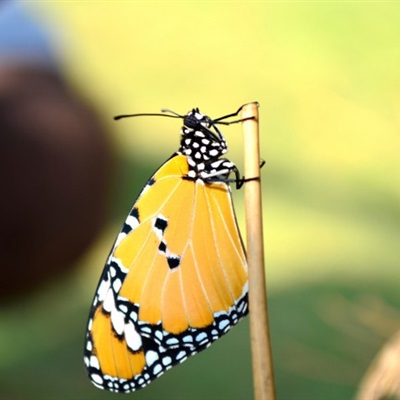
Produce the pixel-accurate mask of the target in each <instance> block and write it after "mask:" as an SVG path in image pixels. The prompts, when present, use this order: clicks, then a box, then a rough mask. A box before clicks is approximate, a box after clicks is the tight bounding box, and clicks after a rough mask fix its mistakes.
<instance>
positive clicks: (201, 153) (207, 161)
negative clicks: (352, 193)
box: [178, 108, 236, 182]
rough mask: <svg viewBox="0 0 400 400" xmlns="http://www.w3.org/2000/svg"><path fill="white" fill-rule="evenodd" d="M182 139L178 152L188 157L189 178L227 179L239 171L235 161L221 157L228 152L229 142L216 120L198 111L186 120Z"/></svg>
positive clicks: (194, 110) (185, 118)
mask: <svg viewBox="0 0 400 400" xmlns="http://www.w3.org/2000/svg"><path fill="white" fill-rule="evenodd" d="M211 128H213V129H214V131H211ZM181 136H182V138H181V143H180V148H179V151H178V153H180V154H183V155H185V156H186V157H187V162H188V165H189V172H188V174H187V176H188V178H191V179H194V180H195V179H200V180H203V181H205V182H212V181H217V180H225V179H226V178H227V177H228V176H229V174H230V172H232V171H234V170H236V166H235V164H234V163H233V162H231V161H229V160H227V159H225V158H220V157H221V156H222V155H223V154H225V153H226V152H227V151H228V146H227V144H226V141H225V139H224V137H223V136H222V134H221V132H220V131H219V130H218V128H217V127H216V126H215V124H213V121H212V119H211V118H210V117H208V116H207V115H204V114H202V113H201V112H200V111H199V109H198V108H195V109H193V110H192V111H190V112H189V113H188V114H187V115H186V116H185V117H184V126H183V127H182V129H181Z"/></svg>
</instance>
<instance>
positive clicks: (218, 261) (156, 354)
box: [85, 154, 248, 392]
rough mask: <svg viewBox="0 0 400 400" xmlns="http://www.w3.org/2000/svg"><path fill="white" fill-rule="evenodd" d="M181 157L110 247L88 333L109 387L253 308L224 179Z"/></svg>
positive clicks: (141, 378)
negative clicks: (194, 169) (201, 175)
mask: <svg viewBox="0 0 400 400" xmlns="http://www.w3.org/2000/svg"><path fill="white" fill-rule="evenodd" d="M187 172H188V163H187V158H186V156H183V155H179V154H176V155H174V156H173V157H172V158H171V159H170V160H168V161H167V162H166V163H165V164H164V165H163V166H161V168H160V169H159V170H158V171H157V172H156V174H155V175H154V176H153V177H152V178H151V179H150V180H149V182H148V184H147V185H146V187H145V188H144V189H143V191H142V193H141V195H140V196H139V198H138V200H137V202H136V203H135V204H134V206H133V208H132V210H131V212H130V214H129V216H128V218H127V220H126V222H125V224H124V226H123V228H122V230H121V232H120V234H119V236H118V238H117V240H116V243H115V244H114V247H113V249H112V251H111V253H110V256H109V258H108V261H107V264H106V266H105V269H104V272H103V275H102V277H101V279H100V283H99V286H98V289H97V292H96V296H95V299H94V302H93V306H92V309H91V313H90V317H89V325H88V330H87V334H86V348H85V364H86V368H87V371H88V374H89V377H90V379H91V380H92V382H93V383H94V384H95V385H96V386H98V387H100V388H103V389H108V390H113V391H117V392H130V391H133V390H136V389H139V388H142V387H144V386H145V385H147V384H148V383H149V382H150V381H152V380H153V379H155V378H156V377H158V376H159V375H161V374H162V373H163V372H165V371H166V370H167V369H169V368H171V367H172V366H173V365H175V364H178V363H181V362H182V361H184V360H185V359H186V358H187V357H188V356H190V355H192V354H195V353H197V352H199V351H200V350H203V349H204V348H206V347H208V346H209V345H210V344H211V343H212V342H213V341H214V340H216V339H218V338H219V337H221V336H222V335H223V334H225V333H226V332H227V331H228V330H229V329H230V328H231V327H232V326H233V325H235V324H236V323H237V322H238V321H239V320H240V319H241V318H242V317H243V316H245V315H246V314H247V311H248V307H247V263H246V257H245V253H244V249H243V245H242V241H241V238H240V234H239V231H238V228H237V225H236V220H235V214H234V210H233V205H232V201H231V193H230V188H229V185H228V184H227V183H224V182H215V183H204V182H203V181H201V180H190V179H185V178H184V177H185V176H186V175H187Z"/></svg>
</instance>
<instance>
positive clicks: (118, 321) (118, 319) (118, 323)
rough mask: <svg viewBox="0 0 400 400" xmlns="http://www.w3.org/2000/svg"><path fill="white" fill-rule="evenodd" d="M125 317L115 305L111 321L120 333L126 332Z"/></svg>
mask: <svg viewBox="0 0 400 400" xmlns="http://www.w3.org/2000/svg"><path fill="white" fill-rule="evenodd" d="M124 317H125V316H124V314H123V313H122V312H121V311H118V310H117V308H115V306H114V309H112V310H111V323H112V326H113V328H114V330H115V332H117V333H118V335H122V333H123V332H124Z"/></svg>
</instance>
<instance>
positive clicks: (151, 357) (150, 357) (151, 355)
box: [146, 350, 158, 367]
mask: <svg viewBox="0 0 400 400" xmlns="http://www.w3.org/2000/svg"><path fill="white" fill-rule="evenodd" d="M157 360H158V354H157V353H156V352H155V351H153V350H149V351H148V352H147V353H146V364H147V365H148V366H149V367H150V366H152V365H153V364H154V363H155V362H156V361H157Z"/></svg>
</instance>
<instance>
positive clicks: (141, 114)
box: [114, 108, 184, 121]
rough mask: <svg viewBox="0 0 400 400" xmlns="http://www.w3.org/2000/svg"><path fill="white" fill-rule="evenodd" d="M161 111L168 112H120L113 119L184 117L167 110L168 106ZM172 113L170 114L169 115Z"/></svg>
mask: <svg viewBox="0 0 400 400" xmlns="http://www.w3.org/2000/svg"><path fill="white" fill-rule="evenodd" d="M161 112H163V113H170V114H160V113H139V114H122V115H117V116H115V117H114V119H115V120H116V121H117V120H119V119H122V118H130V117H169V118H184V117H183V116H182V115H180V114H178V113H177V112H175V111H172V110H169V109H168V108H163V109H162V110H161ZM171 114H172V115H171Z"/></svg>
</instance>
